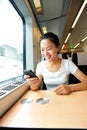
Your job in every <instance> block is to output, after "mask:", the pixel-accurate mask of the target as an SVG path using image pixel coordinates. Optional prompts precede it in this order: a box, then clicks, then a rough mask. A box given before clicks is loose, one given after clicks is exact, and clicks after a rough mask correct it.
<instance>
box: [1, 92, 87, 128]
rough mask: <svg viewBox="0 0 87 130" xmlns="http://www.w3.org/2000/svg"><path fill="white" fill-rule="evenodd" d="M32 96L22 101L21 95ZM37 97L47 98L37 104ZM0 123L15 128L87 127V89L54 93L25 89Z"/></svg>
mask: <svg viewBox="0 0 87 130" xmlns="http://www.w3.org/2000/svg"><path fill="white" fill-rule="evenodd" d="M26 98H27V99H29V98H31V99H33V101H32V102H31V103H24V104H22V101H23V100H24V99H26ZM38 98H48V99H49V102H48V103H46V104H38V103H36V100H37V99H38ZM0 126H1V127H14V128H16V127H17V128H87V91H78V92H73V93H71V94H69V95H57V94H56V93H55V92H54V91H52V90H50V91H49V90H39V91H31V90H28V91H27V92H26V93H25V94H24V95H23V96H22V97H21V98H20V99H19V100H18V101H17V103H15V104H14V105H13V106H12V108H11V109H10V110H9V111H8V112H7V113H6V114H5V115H4V116H3V117H2V118H1V121H0Z"/></svg>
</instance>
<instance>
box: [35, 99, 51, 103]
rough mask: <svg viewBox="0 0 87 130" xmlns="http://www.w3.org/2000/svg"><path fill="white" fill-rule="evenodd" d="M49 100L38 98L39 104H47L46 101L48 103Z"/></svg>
mask: <svg viewBox="0 0 87 130" xmlns="http://www.w3.org/2000/svg"><path fill="white" fill-rule="evenodd" d="M48 102H49V99H48V98H38V99H37V100H36V103H38V104H45V103H48Z"/></svg>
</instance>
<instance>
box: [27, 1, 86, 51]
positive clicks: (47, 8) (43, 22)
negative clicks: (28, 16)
mask: <svg viewBox="0 0 87 130" xmlns="http://www.w3.org/2000/svg"><path fill="white" fill-rule="evenodd" d="M83 1H84V0H41V4H42V9H43V13H42V14H37V12H36V10H35V6H34V3H33V0H28V2H29V4H30V5H31V8H32V10H33V11H34V13H35V14H34V15H35V17H36V21H37V24H38V26H39V28H40V30H41V32H42V26H46V28H47V31H48V32H50V31H52V32H54V33H56V34H57V35H58V36H59V39H60V43H61V45H62V44H64V41H65V39H66V36H67V34H68V33H69V31H70V28H71V25H72V23H73V21H74V19H75V17H76V15H77V13H78V11H79V9H80V7H81V5H82V3H83ZM86 12H87V4H86V6H85V8H84V10H83V12H82V15H81V16H80V18H79V20H78V22H77V24H76V26H75V28H74V29H73V30H72V33H71V36H70V38H69V40H68V41H67V43H66V45H70V43H72V45H73V47H74V46H75V45H76V44H77V43H78V42H80V41H81V40H82V39H83V38H84V37H85V36H87V13H86ZM85 44H87V40H86V41H85V42H84V43H81V45H80V46H79V47H78V49H79V50H80V51H81V48H82V47H83V45H85ZM83 48H84V47H83Z"/></svg>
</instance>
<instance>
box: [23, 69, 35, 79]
mask: <svg viewBox="0 0 87 130" xmlns="http://www.w3.org/2000/svg"><path fill="white" fill-rule="evenodd" d="M23 72H24V75H29V76H30V78H32V77H37V76H36V75H35V73H34V72H33V71H32V70H24V71H23Z"/></svg>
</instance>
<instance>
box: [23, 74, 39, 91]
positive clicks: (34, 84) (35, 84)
mask: <svg viewBox="0 0 87 130" xmlns="http://www.w3.org/2000/svg"><path fill="white" fill-rule="evenodd" d="M24 78H25V79H26V81H27V83H28V84H29V86H30V87H31V90H38V89H39V85H40V80H39V78H38V77H33V78H30V76H29V75H24Z"/></svg>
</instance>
